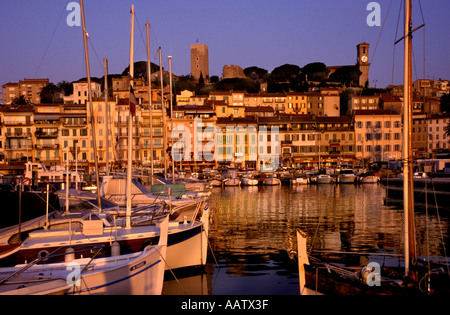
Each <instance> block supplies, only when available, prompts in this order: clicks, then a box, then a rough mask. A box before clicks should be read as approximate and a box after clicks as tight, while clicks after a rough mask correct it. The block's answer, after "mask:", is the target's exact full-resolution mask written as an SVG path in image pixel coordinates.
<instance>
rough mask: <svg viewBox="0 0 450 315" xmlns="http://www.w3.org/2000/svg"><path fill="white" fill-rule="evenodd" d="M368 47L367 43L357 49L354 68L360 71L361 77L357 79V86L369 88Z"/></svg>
mask: <svg viewBox="0 0 450 315" xmlns="http://www.w3.org/2000/svg"><path fill="white" fill-rule="evenodd" d="M369 46H370V44H368V43H361V44H359V45H358V46H356V48H357V60H356V66H357V67H358V69H359V71H361V76H360V77H359V85H361V86H363V87H364V86H366V83H367V86H369V68H370V63H369Z"/></svg>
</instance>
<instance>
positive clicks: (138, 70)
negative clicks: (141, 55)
mask: <svg viewBox="0 0 450 315" xmlns="http://www.w3.org/2000/svg"><path fill="white" fill-rule="evenodd" d="M150 68H151V72H152V73H155V72H158V71H159V66H158V65H155V64H154V63H152V62H150ZM129 74H130V66H128V67H126V68H125V69H124V70H123V71H122V75H123V76H125V75H129ZM134 78H135V79H137V78H144V79H145V80H147V81H148V79H147V61H136V62H135V63H134Z"/></svg>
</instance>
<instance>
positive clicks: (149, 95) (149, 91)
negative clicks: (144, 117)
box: [145, 22, 153, 185]
mask: <svg viewBox="0 0 450 315" xmlns="http://www.w3.org/2000/svg"><path fill="white" fill-rule="evenodd" d="M145 26H146V28H147V78H148V102H149V107H150V163H151V174H152V175H151V178H152V179H151V183H152V185H153V104H152V69H151V61H150V23H149V22H147V23H145Z"/></svg>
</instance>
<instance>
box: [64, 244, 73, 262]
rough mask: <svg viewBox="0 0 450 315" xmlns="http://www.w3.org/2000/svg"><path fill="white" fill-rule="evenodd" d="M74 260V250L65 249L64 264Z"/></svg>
mask: <svg viewBox="0 0 450 315" xmlns="http://www.w3.org/2000/svg"><path fill="white" fill-rule="evenodd" d="M73 260H75V250H74V249H73V248H72V247H69V248H68V249H66V255H65V256H64V261H65V262H71V261H73Z"/></svg>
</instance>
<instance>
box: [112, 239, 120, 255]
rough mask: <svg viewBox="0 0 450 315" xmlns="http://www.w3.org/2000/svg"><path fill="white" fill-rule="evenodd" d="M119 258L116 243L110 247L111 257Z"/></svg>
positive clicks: (117, 244)
mask: <svg viewBox="0 0 450 315" xmlns="http://www.w3.org/2000/svg"><path fill="white" fill-rule="evenodd" d="M114 256H120V244H119V243H118V242H114V243H112V245H111V257H114Z"/></svg>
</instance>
